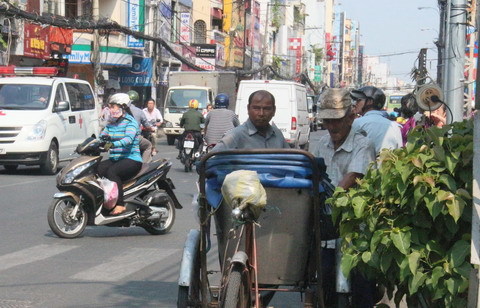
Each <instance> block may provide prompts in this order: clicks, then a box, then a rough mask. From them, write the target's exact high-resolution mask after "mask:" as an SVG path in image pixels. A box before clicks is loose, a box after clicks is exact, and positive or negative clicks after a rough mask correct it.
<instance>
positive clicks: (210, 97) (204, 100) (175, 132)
mask: <svg viewBox="0 0 480 308" xmlns="http://www.w3.org/2000/svg"><path fill="white" fill-rule="evenodd" d="M191 99H196V100H198V103H199V105H198V109H199V110H206V109H207V105H208V104H213V101H214V93H213V90H212V88H209V87H199V86H189V85H186V86H179V87H170V88H169V89H168V92H167V95H166V97H165V103H164V106H163V119H164V121H165V127H164V128H163V131H164V133H165V135H166V136H167V143H168V145H173V144H174V143H175V139H176V138H177V137H178V136H180V135H181V134H183V131H184V130H183V128H181V127H180V118H181V117H182V115H183V113H184V112H186V111H187V110H188V102H189V101H190V100H191Z"/></svg>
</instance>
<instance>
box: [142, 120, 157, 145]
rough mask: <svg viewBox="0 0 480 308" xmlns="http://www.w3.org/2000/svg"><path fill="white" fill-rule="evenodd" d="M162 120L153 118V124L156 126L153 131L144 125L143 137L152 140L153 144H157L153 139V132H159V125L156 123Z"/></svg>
mask: <svg viewBox="0 0 480 308" xmlns="http://www.w3.org/2000/svg"><path fill="white" fill-rule="evenodd" d="M158 122H160V120H159V119H158V120H152V121H151V124H152V127H154V128H155V130H154V131H151V130H149V129H147V128H145V127H143V126H142V136H143V138H145V139H147V140H148V141H150V142H151V143H152V145H155V142H154V140H153V134H156V133H157V125H156V123H158Z"/></svg>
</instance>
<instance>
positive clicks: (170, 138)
mask: <svg viewBox="0 0 480 308" xmlns="http://www.w3.org/2000/svg"><path fill="white" fill-rule="evenodd" d="M175 139H177V137H175V135H167V144H168V145H174V144H175Z"/></svg>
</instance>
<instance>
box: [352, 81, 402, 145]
mask: <svg viewBox="0 0 480 308" xmlns="http://www.w3.org/2000/svg"><path fill="white" fill-rule="evenodd" d="M350 95H351V97H352V98H353V99H354V100H355V101H356V109H357V110H358V111H359V112H360V114H361V115H362V117H360V118H357V119H355V121H353V125H352V129H353V130H354V131H360V130H363V131H364V132H365V133H367V138H368V139H370V140H371V141H372V142H373V144H374V145H375V153H376V155H379V154H380V151H381V150H382V149H391V150H394V149H398V148H400V147H402V146H403V141H402V132H401V130H400V127H399V126H398V125H397V123H395V122H394V121H391V120H389V119H387V118H386V117H385V116H384V114H385V112H384V111H383V110H382V108H383V106H384V105H385V101H386V97H385V94H384V93H383V91H382V90H380V89H379V88H376V87H372V86H366V87H363V88H360V89H358V90H352V91H351V92H350Z"/></svg>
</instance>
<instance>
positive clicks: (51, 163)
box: [40, 141, 58, 175]
mask: <svg viewBox="0 0 480 308" xmlns="http://www.w3.org/2000/svg"><path fill="white" fill-rule="evenodd" d="M57 168H58V149H57V145H56V144H55V142H53V141H52V143H50V147H49V148H48V152H47V156H46V157H45V161H44V162H43V163H42V164H41V165H40V171H41V172H42V173H43V174H48V175H52V174H55V173H57Z"/></svg>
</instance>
